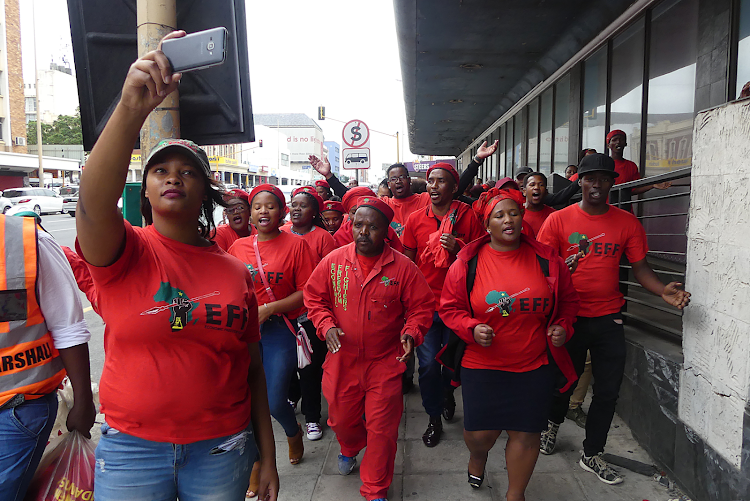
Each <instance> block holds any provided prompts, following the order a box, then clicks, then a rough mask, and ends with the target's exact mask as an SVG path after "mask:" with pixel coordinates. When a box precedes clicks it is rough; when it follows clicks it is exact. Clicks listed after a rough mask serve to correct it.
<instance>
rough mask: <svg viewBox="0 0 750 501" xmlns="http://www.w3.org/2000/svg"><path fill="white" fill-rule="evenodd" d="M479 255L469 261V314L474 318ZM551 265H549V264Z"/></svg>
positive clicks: (467, 289)
mask: <svg viewBox="0 0 750 501" xmlns="http://www.w3.org/2000/svg"><path fill="white" fill-rule="evenodd" d="M478 259H479V254H477V255H476V256H474V257H473V258H471V259H469V263H468V268H469V269H468V270H467V272H466V297H467V298H469V312H470V313H471V316H472V317H473V316H474V309H473V308H472V307H471V290H472V289H473V288H474V279H475V278H477V261H478ZM548 264H549V263H548Z"/></svg>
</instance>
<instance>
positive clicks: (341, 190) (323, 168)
mask: <svg viewBox="0 0 750 501" xmlns="http://www.w3.org/2000/svg"><path fill="white" fill-rule="evenodd" d="M307 158H308V160H309V161H310V165H312V167H313V169H315V170H316V171H318V174H320V175H321V176H323V177H324V178H326V181H328V186H330V187H331V189H332V190H333V192H334V193H335V194H336V195H337V196H339V197H343V196H344V194H345V193H346V192H347V191H348V188H347V187H346V186H344V184H343V183H342V182H341V181H340V180H339V178H337V177H336V175H335V174H334V173H333V172H331V164H330V163H329V162H328V159H327V158H326V157H323V158H322V159H320V158H318V157H316V156H315V155H310V156H309V157H307Z"/></svg>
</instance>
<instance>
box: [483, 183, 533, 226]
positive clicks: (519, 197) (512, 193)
mask: <svg viewBox="0 0 750 501" xmlns="http://www.w3.org/2000/svg"><path fill="white" fill-rule="evenodd" d="M498 191H499V193H498V194H497V195H495V196H494V197H493V198H492V199H491V200H490V201H489V202H487V206H486V207H485V209H484V214H483V216H484V217H483V221H486V220H487V219H488V218H489V217H490V214H492V210H493V209H494V208H495V206H496V205H497V204H498V203H499V202H502V201H503V200H507V199H511V200H513V201H514V202H515V203H516V204H517V205H518V209H519V210H520V211H521V214H523V213H524V211H525V210H526V209H525V208H524V205H523V204H524V203H525V202H526V199H525V198H524V197H523V194H522V193H521V192H520V191H516V190H498Z"/></svg>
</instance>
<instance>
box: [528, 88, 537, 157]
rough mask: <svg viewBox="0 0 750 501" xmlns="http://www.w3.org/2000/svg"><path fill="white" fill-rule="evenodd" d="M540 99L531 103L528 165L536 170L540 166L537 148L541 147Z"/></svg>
mask: <svg viewBox="0 0 750 501" xmlns="http://www.w3.org/2000/svg"><path fill="white" fill-rule="evenodd" d="M538 136H539V100H538V99H534V100H533V101H531V103H530V104H529V133H528V137H529V153H528V157H529V161H528V165H529V167H531V168H532V169H534V170H536V169H537V168H538V167H539V164H538V162H537V161H538V157H537V151H536V150H537V148H538V147H539V141H538Z"/></svg>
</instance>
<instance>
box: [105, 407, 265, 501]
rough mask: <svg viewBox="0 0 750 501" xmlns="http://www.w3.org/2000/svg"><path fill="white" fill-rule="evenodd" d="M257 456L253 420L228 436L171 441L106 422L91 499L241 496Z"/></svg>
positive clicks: (221, 499) (225, 499)
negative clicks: (129, 431) (153, 438)
mask: <svg viewBox="0 0 750 501" xmlns="http://www.w3.org/2000/svg"><path fill="white" fill-rule="evenodd" d="M257 456H258V449H257V447H256V445H255V438H254V435H253V428H252V424H250V425H248V427H247V428H246V429H245V431H242V432H240V433H238V434H235V435H231V436H228V437H221V438H214V439H211V440H203V441H200V442H194V443H192V444H170V443H165V442H153V441H151V440H144V439H141V438H137V437H134V436H132V435H127V434H125V433H122V432H119V431H117V430H115V429H114V428H111V427H110V426H109V425H108V424H107V423H106V422H105V423H104V424H102V438H101V440H100V441H99V445H98V446H97V447H96V466H95V479H94V499H96V500H97V501H114V500H122V501H126V500H128V501H129V500H133V499H138V500H144V501H145V500H149V501H171V500H176V499H177V498H178V497H179V499H180V501H197V500H215V501H230V500H231V501H235V500H241V499H244V497H245V492H246V491H247V488H248V485H249V483H250V470H251V469H252V465H253V463H254V462H255V459H256V458H257Z"/></svg>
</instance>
